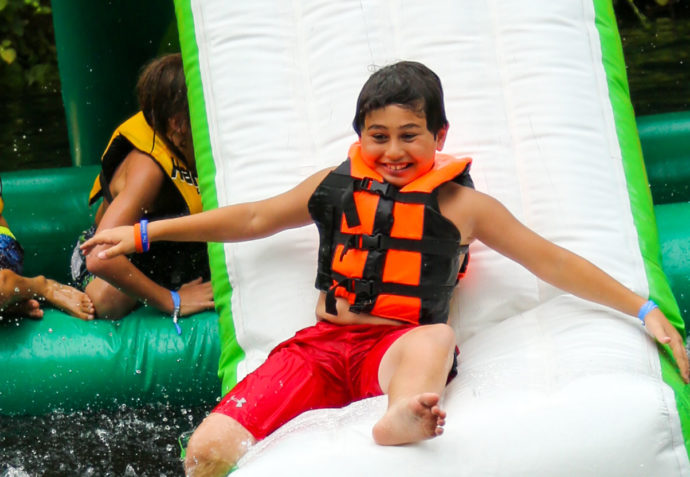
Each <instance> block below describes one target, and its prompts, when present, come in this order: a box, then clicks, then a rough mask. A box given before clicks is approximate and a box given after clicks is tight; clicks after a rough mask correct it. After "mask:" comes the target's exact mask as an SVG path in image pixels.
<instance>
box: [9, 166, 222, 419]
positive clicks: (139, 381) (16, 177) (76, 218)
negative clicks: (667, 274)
mask: <svg viewBox="0 0 690 477" xmlns="http://www.w3.org/2000/svg"><path fill="white" fill-rule="evenodd" d="M97 172H98V167H97V166H93V167H91V166H90V167H84V168H78V167H67V168H63V169H45V170H33V171H22V172H13V173H3V174H2V181H3V198H4V201H5V213H4V214H3V215H4V216H5V217H6V218H7V220H8V222H9V225H10V228H11V229H12V230H13V232H14V234H15V236H16V237H17V239H18V240H19V241H20V242H21V243H22V245H23V247H24V249H25V271H24V274H25V275H29V276H34V275H46V276H49V277H51V278H54V279H57V280H59V281H61V282H66V281H67V280H68V278H69V277H68V269H69V259H70V256H71V254H72V248H73V245H74V242H75V241H76V238H77V236H78V234H79V233H80V232H81V231H82V230H83V229H85V228H86V227H88V226H89V225H90V224H91V223H92V222H93V214H92V211H91V210H90V209H89V207H88V206H87V197H88V191H89V189H90V187H91V184H92V182H93V179H94V177H95V176H96V174H97ZM180 325H181V328H182V335H180V336H178V335H177V333H176V331H175V328H174V326H173V324H172V322H171V319H170V317H169V316H168V315H166V314H163V313H161V312H159V311H157V310H155V309H151V308H146V307H143V308H139V309H137V310H135V311H134V312H133V313H131V314H130V315H129V316H127V317H125V318H124V319H122V320H120V321H115V322H113V321H105V320H95V321H90V322H86V321H82V320H79V319H77V318H73V317H71V316H68V315H66V314H64V313H62V312H59V311H57V310H54V309H49V308H46V309H45V316H44V318H43V319H42V320H38V321H34V320H30V319H28V318H23V319H19V320H10V319H4V320H2V321H0V337H1V339H0V362H2V364H3V367H2V369H3V371H2V372H1V373H0V414H5V415H19V414H33V415H37V414H44V413H47V412H50V411H54V410H57V409H60V410H64V411H67V412H70V411H76V410H79V409H84V408H96V409H100V408H108V407H114V406H117V405H121V404H127V405H132V406H139V405H143V404H148V403H169V404H174V405H186V406H191V405H198V404H205V403H212V402H215V400H216V398H217V397H218V396H219V394H220V392H219V391H220V390H219V382H218V378H217V376H216V373H217V365H218V359H219V356H220V346H219V343H220V339H219V336H218V315H217V314H216V313H214V312H205V313H200V314H197V315H194V316H191V317H187V318H184V319H182V320H181V321H180Z"/></svg>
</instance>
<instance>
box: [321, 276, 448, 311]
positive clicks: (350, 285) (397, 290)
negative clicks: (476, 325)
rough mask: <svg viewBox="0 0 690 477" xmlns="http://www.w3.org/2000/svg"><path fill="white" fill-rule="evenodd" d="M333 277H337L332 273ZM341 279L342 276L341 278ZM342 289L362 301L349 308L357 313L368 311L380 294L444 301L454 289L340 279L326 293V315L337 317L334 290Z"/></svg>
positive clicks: (443, 286)
mask: <svg viewBox="0 0 690 477" xmlns="http://www.w3.org/2000/svg"><path fill="white" fill-rule="evenodd" d="M334 275H338V274H336V273H334ZM341 277H342V276H341ZM338 287H342V288H344V289H345V290H347V291H348V292H350V293H354V294H355V295H356V296H357V297H364V298H365V299H364V300H356V302H357V303H356V304H355V305H351V306H350V311H354V312H355V313H359V312H361V311H364V312H366V311H370V310H371V308H372V307H373V306H374V302H375V301H376V298H377V297H378V296H379V295H381V294H390V295H401V296H414V297H418V298H422V299H430V300H433V299H445V298H446V297H447V296H448V295H449V294H450V293H451V292H452V291H453V289H454V288H455V284H453V285H427V286H420V285H403V284H401V283H385V282H380V281H378V280H366V279H363V278H344V277H343V278H341V279H340V281H338V282H336V283H334V284H333V285H332V286H331V287H330V288H329V289H328V291H327V292H326V313H328V314H330V315H337V313H338V312H337V310H336V307H335V289H336V288H338Z"/></svg>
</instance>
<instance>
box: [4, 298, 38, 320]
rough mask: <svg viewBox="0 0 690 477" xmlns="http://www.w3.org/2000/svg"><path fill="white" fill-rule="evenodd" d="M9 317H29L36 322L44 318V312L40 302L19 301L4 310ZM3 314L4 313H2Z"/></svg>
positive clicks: (32, 300)
mask: <svg viewBox="0 0 690 477" xmlns="http://www.w3.org/2000/svg"><path fill="white" fill-rule="evenodd" d="M3 311H4V312H6V313H7V315H8V316H12V317H18V316H28V317H29V318H31V319H34V320H40V319H41V318H43V310H41V305H40V303H39V302H38V300H34V299H33V298H32V299H30V300H24V301H18V302H16V303H12V304H11V305H9V306H7V307H6V308H5V309H4V310H3ZM0 314H2V312H0Z"/></svg>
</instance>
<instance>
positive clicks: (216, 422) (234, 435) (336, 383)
mask: <svg viewBox="0 0 690 477" xmlns="http://www.w3.org/2000/svg"><path fill="white" fill-rule="evenodd" d="M339 329H340V327H339V326H337V325H331V324H328V323H324V322H320V323H318V324H316V325H314V326H310V327H308V328H305V329H303V330H301V331H298V332H297V334H296V335H295V336H293V337H292V338H290V339H288V340H287V341H284V342H283V343H281V344H279V345H278V346H277V347H276V348H275V349H274V350H273V351H272V352H271V353H270V354H269V356H268V358H267V359H266V361H265V362H264V363H263V364H262V365H261V366H259V368H257V369H256V370H254V371H253V372H251V373H250V374H249V375H247V376H246V377H245V378H244V379H243V380H242V381H240V382H239V383H238V384H237V385H236V386H235V387H234V388H232V390H231V391H230V392H228V393H227V394H226V395H225V396H224V397H223V399H222V400H221V402H220V403H219V404H218V406H216V407H215V409H214V410H213V412H211V414H210V415H209V416H208V417H207V418H206V419H205V420H204V421H203V422H202V423H201V425H200V426H199V427H198V428H197V429H196V431H194V434H193V435H192V438H191V439H190V441H189V446H188V448H187V457H186V459H185V469H187V472H188V475H191V476H195V477H196V476H197V475H200V476H207V475H210V476H215V475H225V474H224V473H223V472H227V471H228V470H229V469H231V468H232V467H233V466H234V465H235V464H236V463H237V461H238V460H239V459H240V457H242V456H243V455H244V454H245V453H246V452H247V449H248V448H249V446H251V445H252V444H253V443H254V442H255V441H257V440H261V439H263V438H265V437H266V436H268V435H269V434H271V433H272V432H273V431H274V430H275V429H277V428H278V427H280V426H282V425H283V424H284V423H286V422H287V421H289V420H290V419H292V418H293V417H295V416H297V415H299V414H301V413H302V412H304V411H306V410H309V409H319V408H324V407H340V406H343V405H345V404H347V402H349V401H348V399H349V398H348V395H347V392H346V390H345V388H344V386H343V378H342V376H343V375H344V374H345V373H344V369H343V368H342V364H341V361H342V360H341V359H340V358H341V356H340V354H339V353H338V352H336V351H334V349H337V346H334V345H333V344H332V343H333V339H332V338H333V336H334V335H335V336H337V335H339V334H340V333H339Z"/></svg>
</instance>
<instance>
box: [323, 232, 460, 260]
mask: <svg viewBox="0 0 690 477" xmlns="http://www.w3.org/2000/svg"><path fill="white" fill-rule="evenodd" d="M334 238H335V241H336V243H341V244H343V245H344V247H343V251H342V253H341V254H340V260H342V259H343V257H344V256H345V254H346V253H347V251H348V250H350V249H358V250H381V251H383V250H390V249H393V250H405V251H410V252H421V253H426V254H431V255H441V256H446V257H456V256H457V255H459V254H462V253H466V252H467V250H468V248H469V247H468V246H467V245H460V244H459V243H458V242H457V241H455V240H443V239H428V240H415V239H404V238H394V237H389V236H387V235H383V234H374V235H366V234H361V235H360V234H344V233H341V232H336V234H335V237H334Z"/></svg>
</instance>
